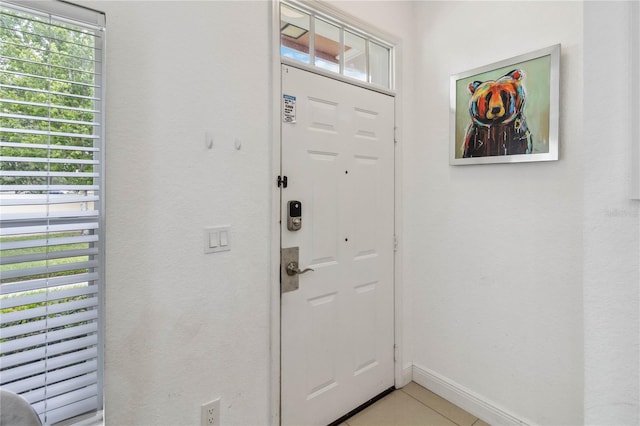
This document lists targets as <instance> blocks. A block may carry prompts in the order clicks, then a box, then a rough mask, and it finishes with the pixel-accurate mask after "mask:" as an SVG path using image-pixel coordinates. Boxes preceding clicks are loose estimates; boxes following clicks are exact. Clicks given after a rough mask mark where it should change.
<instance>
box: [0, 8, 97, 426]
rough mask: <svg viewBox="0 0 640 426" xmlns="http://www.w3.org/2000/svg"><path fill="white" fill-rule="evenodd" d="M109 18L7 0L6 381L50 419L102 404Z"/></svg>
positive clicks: (1, 240) (1, 176)
mask: <svg viewBox="0 0 640 426" xmlns="http://www.w3.org/2000/svg"><path fill="white" fill-rule="evenodd" d="M25 5H28V6H33V7H35V8H37V9H34V8H33V7H25ZM104 22H105V20H104V15H103V14H101V13H98V12H94V11H90V10H87V9H84V8H80V7H77V6H73V5H70V4H67V3H63V2H57V1H56V2H53V1H46V2H42V1H41V2H19V3H18V2H7V1H1V2H0V207H1V210H0V386H2V387H3V388H5V389H8V390H10V391H13V392H16V393H18V394H21V395H22V396H23V397H25V398H26V399H27V400H28V401H29V402H30V403H31V405H32V406H33V407H34V408H35V410H36V411H37V412H38V414H39V415H40V418H41V419H42V421H43V423H45V424H54V423H57V422H60V421H64V420H68V419H72V418H75V417H77V416H79V415H82V414H85V413H90V412H95V411H97V410H100V409H101V408H102V325H101V322H102V300H101V298H102V286H103V270H104V268H103V258H104V254H103V247H104V238H103V232H104V226H103V211H104V203H103V194H104V188H103V187H104V184H103V170H104V164H103V153H104V149H103V144H104V136H103V134H104V133H103V125H102V121H103V94H102V92H103V86H104V85H103V72H102V71H103V67H104V60H103V58H104V52H103V45H104Z"/></svg>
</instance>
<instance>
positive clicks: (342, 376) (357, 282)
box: [281, 65, 394, 425]
mask: <svg viewBox="0 0 640 426" xmlns="http://www.w3.org/2000/svg"><path fill="white" fill-rule="evenodd" d="M282 87H283V95H288V96H289V99H291V97H295V115H296V116H295V119H294V120H291V119H290V117H289V118H288V119H287V120H284V119H283V122H282V173H283V174H284V175H286V176H287V177H288V187H287V188H286V189H283V190H282V214H283V216H282V223H283V224H286V223H287V217H286V215H287V208H286V206H287V203H288V201H291V200H298V201H300V202H301V204H302V228H301V229H300V230H299V231H288V230H287V227H286V226H284V225H283V226H282V235H281V238H282V247H299V248H300V254H299V266H300V268H301V269H304V268H306V267H311V268H313V269H314V271H313V272H308V273H305V274H304V275H300V276H299V277H298V278H299V283H300V287H299V289H298V290H296V291H292V292H287V293H284V294H282V300H281V313H282V318H281V323H282V330H281V345H282V348H281V355H282V360H281V362H282V365H281V379H282V384H281V396H282V410H281V421H282V424H283V425H326V424H328V423H331V422H332V421H334V420H336V419H338V418H340V417H341V416H342V415H344V414H346V413H348V412H349V411H351V410H352V409H354V408H356V407H358V406H359V405H361V404H362V403H364V402H366V401H367V400H369V399H370V398H372V397H373V396H376V395H377V394H379V393H380V392H382V391H384V390H386V389H388V388H389V387H391V386H393V384H394V374H393V372H394V369H393V344H394V340H393V329H394V327H393V213H394V207H393V152H394V142H393V127H394V100H393V98H392V97H390V96H387V95H383V94H380V93H376V92H373V91H369V90H366V89H363V88H361V87H356V86H351V85H349V84H346V83H343V82H339V81H335V80H331V79H329V78H326V77H321V76H319V75H316V74H312V73H309V72H307V71H302V70H299V69H296V68H294V67H291V66H288V65H283V67H282Z"/></svg>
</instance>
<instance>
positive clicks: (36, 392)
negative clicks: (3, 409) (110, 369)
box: [3, 363, 98, 403]
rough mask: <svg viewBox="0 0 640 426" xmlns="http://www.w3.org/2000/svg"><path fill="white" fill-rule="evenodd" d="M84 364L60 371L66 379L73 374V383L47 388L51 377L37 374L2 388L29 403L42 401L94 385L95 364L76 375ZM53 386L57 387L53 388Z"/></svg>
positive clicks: (65, 382)
mask: <svg viewBox="0 0 640 426" xmlns="http://www.w3.org/2000/svg"><path fill="white" fill-rule="evenodd" d="M84 364H88V363H83V364H81V365H74V366H73V367H69V368H66V369H62V370H60V373H61V374H63V375H64V376H67V377H68V376H70V375H71V374H73V375H74V376H75V377H74V380H73V381H64V382H61V383H60V384H58V385H51V386H48V387H47V386H46V385H47V381H50V378H51V377H50V376H49V377H47V375H46V374H38V375H37V376H33V377H29V378H28V379H25V380H20V381H17V382H13V383H11V384H9V385H6V386H3V387H4V388H5V389H8V390H10V391H11V392H15V393H21V394H22V396H23V397H24V398H26V400H27V401H29V402H30V403H34V402H37V401H42V400H44V399H46V397H47V396H53V395H56V394H60V393H63V392H68V391H70V390H74V389H78V388H81V387H85V386H88V385H92V384H94V383H96V382H97V379H98V375H97V374H96V373H95V368H96V364H95V363H93V364H92V365H90V366H89V368H88V370H89V372H88V373H86V374H83V375H81V373H78V370H79V368H78V367H83V365H84ZM71 368H73V370H74V371H71ZM74 381H75V383H74ZM53 386H57V387H56V388H53Z"/></svg>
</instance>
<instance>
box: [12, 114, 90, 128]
mask: <svg viewBox="0 0 640 426" xmlns="http://www.w3.org/2000/svg"><path fill="white" fill-rule="evenodd" d="M0 118H15V119H16V120H33V121H47V122H51V123H66V124H81V125H84V126H99V125H100V123H96V122H95V121H79V120H63V119H61V118H51V117H40V116H37V115H25V114H3V113H0Z"/></svg>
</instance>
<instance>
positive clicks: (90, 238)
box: [2, 215, 98, 250]
mask: <svg viewBox="0 0 640 426" xmlns="http://www.w3.org/2000/svg"><path fill="white" fill-rule="evenodd" d="M89 217H93V215H91V216H89ZM29 219H32V218H29ZM97 241H98V236H97V235H95V234H90V235H84V234H80V235H78V236H74V237H66V238H64V237H58V238H56V240H55V241H51V243H54V242H55V243H56V245H64V244H80V243H94V242H97ZM42 244H43V241H42V240H18V241H8V242H6V243H3V245H2V246H3V247H2V248H3V250H16V249H24V248H33V247H41V246H42Z"/></svg>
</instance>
